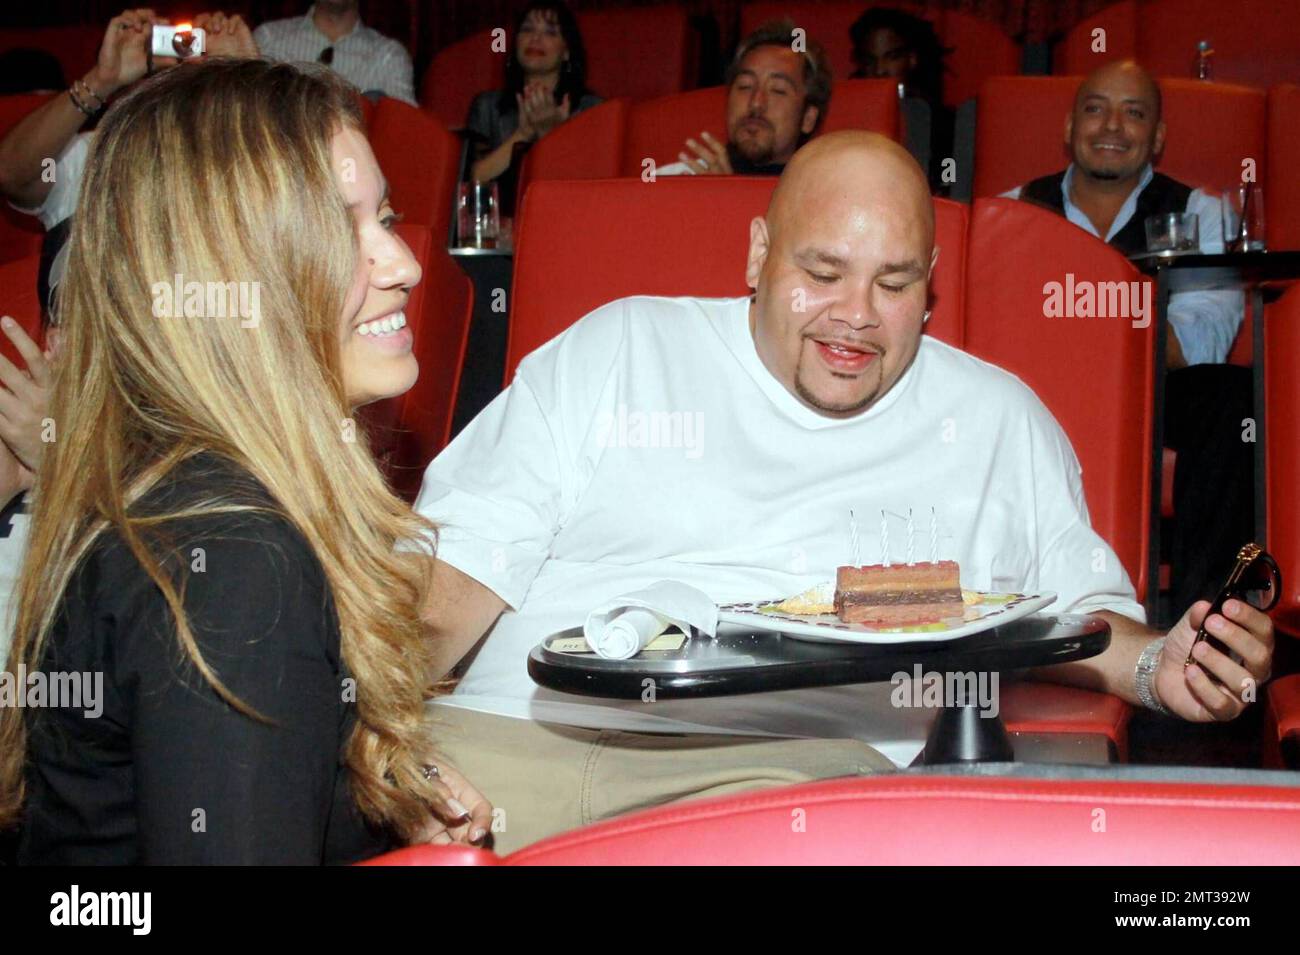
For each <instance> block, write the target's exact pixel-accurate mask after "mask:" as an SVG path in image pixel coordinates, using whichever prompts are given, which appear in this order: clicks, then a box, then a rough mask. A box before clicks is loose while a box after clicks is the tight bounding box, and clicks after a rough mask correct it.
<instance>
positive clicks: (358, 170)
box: [332, 127, 420, 408]
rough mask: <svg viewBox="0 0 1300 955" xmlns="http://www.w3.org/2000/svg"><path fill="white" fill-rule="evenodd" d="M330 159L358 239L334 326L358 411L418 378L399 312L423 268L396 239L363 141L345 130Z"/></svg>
mask: <svg viewBox="0 0 1300 955" xmlns="http://www.w3.org/2000/svg"><path fill="white" fill-rule="evenodd" d="M332 151H333V160H334V175H335V178H336V180H337V182H338V185H339V189H340V191H341V192H342V193H343V198H344V200H345V201H346V202H347V204H348V206H349V208H350V209H351V210H352V222H353V226H354V228H355V229H356V235H357V264H356V269H355V271H354V272H353V276H352V286H351V288H350V289H349V290H348V295H347V298H346V300H345V301H344V304H343V315H342V316H341V318H340V320H339V347H340V350H341V367H342V373H343V387H344V390H345V391H346V392H347V398H348V404H349V405H350V406H351V407H354V408H355V407H358V406H360V405H364V404H367V403H369V402H371V401H378V400H380V399H381V398H390V397H392V396H393V395H400V394H402V393H403V392H405V391H407V390H409V389H410V387H411V386H412V385H414V384H415V379H416V378H417V377H418V376H419V373H420V367H419V365H418V364H417V363H416V361H415V356H414V355H412V354H411V344H412V337H411V330H410V328H408V327H407V324H406V314H405V311H404V310H405V308H406V300H407V298H409V296H410V293H411V289H412V288H414V287H415V286H416V285H417V284H418V283H419V281H420V264H419V263H418V262H416V261H415V257H414V256H412V255H411V250H410V249H409V248H408V247H407V245H406V243H405V242H403V241H402V240H401V238H400V237H399V236H398V235H397V234H396V232H395V231H394V229H395V228H396V224H397V216H396V214H395V213H394V212H393V208H392V206H391V205H390V204H389V201H388V184H387V183H386V182H385V181H384V177H383V174H382V173H381V172H380V171H379V164H378V163H377V162H376V161H375V154H374V153H373V152H371V151H370V144H369V143H368V142H367V141H366V137H365V136H364V135H362V134H361V133H360V132H358V131H357V130H355V129H353V128H351V127H345V128H344V129H342V130H341V131H340V132H338V133H336V134H335V136H334V141H333V144H332Z"/></svg>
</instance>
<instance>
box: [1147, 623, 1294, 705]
mask: <svg viewBox="0 0 1300 955" xmlns="http://www.w3.org/2000/svg"><path fill="white" fill-rule="evenodd" d="M1209 609H1210V602H1209V601H1208V600H1199V601H1197V602H1196V603H1194V604H1192V606H1191V608H1190V609H1189V610H1188V611H1187V613H1185V614H1183V619H1181V620H1179V621H1178V623H1177V625H1176V626H1175V627H1174V628H1173V629H1172V630H1170V631H1169V636H1168V637H1167V638H1166V639H1165V647H1164V651H1163V652H1162V653H1161V655H1160V662H1159V664H1158V665H1157V667H1156V673H1155V679H1154V681H1153V684H1154V687H1155V692H1156V695H1157V696H1158V697H1159V698H1160V702H1161V703H1163V704H1164V705H1165V707H1166V708H1167V709H1169V710H1170V711H1172V712H1173V713H1174V714H1176V715H1178V716H1181V717H1182V718H1183V719H1185V720H1191V721H1193V722H1197V723H1207V722H1211V721H1221V722H1222V721H1226V720H1231V719H1235V718H1236V717H1237V716H1238V715H1239V714H1240V713H1241V711H1242V710H1244V709H1245V708H1246V706H1247V702H1248V701H1243V699H1242V696H1243V694H1245V695H1247V696H1248V697H1249V699H1250V700H1254V699H1255V698H1256V697H1257V695H1258V692H1259V687H1261V686H1262V685H1263V684H1264V683H1265V682H1267V681H1268V678H1269V677H1270V676H1271V675H1272V668H1273V621H1272V620H1270V619H1269V617H1268V615H1267V614H1266V613H1264V612H1262V611H1260V610H1256V609H1255V608H1254V607H1252V606H1251V605H1250V604H1248V603H1246V602H1245V601H1244V600H1237V599H1235V598H1234V599H1232V600H1228V601H1227V602H1225V603H1224V605H1223V613H1222V614H1217V613H1216V614H1214V615H1213V616H1211V617H1210V619H1209V624H1208V626H1207V627H1206V629H1207V630H1209V632H1210V635H1211V636H1213V637H1215V638H1217V639H1218V640H1220V641H1222V642H1223V643H1224V644H1225V645H1226V646H1227V647H1228V648H1229V649H1231V650H1232V651H1233V652H1234V653H1236V654H1237V655H1238V656H1240V657H1241V660H1242V662H1241V663H1237V662H1236V661H1234V660H1233V659H1232V658H1231V657H1228V656H1226V655H1224V654H1222V653H1220V652H1219V651H1218V650H1215V649H1214V648H1213V647H1212V646H1211V645H1210V644H1209V642H1208V641H1202V642H1201V643H1200V644H1199V645H1198V646H1197V647H1196V649H1195V650H1194V651H1193V652H1192V659H1193V661H1194V662H1193V663H1192V664H1191V665H1190V666H1188V667H1187V668H1186V669H1184V668H1183V663H1184V662H1185V661H1186V660H1187V651H1188V650H1189V649H1191V647H1192V643H1193V641H1195V639H1196V631H1197V630H1198V629H1200V626H1201V622H1202V621H1203V620H1204V619H1205V614H1206V611H1208V610H1209ZM1211 674H1212V675H1213V676H1214V677H1215V678H1217V680H1218V681H1219V682H1220V683H1222V684H1223V685H1222V686H1220V685H1219V683H1216V682H1215V680H1214V679H1211ZM1247 691H1249V692H1248V693H1247Z"/></svg>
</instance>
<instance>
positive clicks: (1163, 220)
mask: <svg viewBox="0 0 1300 955" xmlns="http://www.w3.org/2000/svg"><path fill="white" fill-rule="evenodd" d="M1146 229H1147V251H1148V252H1189V251H1192V250H1194V249H1197V248H1200V221H1199V219H1198V218H1197V216H1196V213H1194V212H1166V213H1161V214H1160V215H1158V216H1148V217H1147V221H1146Z"/></svg>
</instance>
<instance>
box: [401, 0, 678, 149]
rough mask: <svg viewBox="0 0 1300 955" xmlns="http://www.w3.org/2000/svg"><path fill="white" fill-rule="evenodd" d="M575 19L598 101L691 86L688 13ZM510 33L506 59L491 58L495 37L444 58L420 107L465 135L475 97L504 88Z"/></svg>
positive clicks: (656, 9) (457, 46)
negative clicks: (470, 107) (599, 97)
mask: <svg viewBox="0 0 1300 955" xmlns="http://www.w3.org/2000/svg"><path fill="white" fill-rule="evenodd" d="M576 15H577V18H578V28H579V30H581V32H582V40H583V45H584V46H585V47H586V50H587V85H588V86H589V87H590V88H591V89H592V90H594V91H595V92H596V93H597V94H598V95H600V96H602V97H604V98H605V99H613V98H615V97H619V96H625V97H629V98H632V99H646V98H649V97H653V96H665V95H667V94H669V93H676V92H679V91H681V90H684V89H687V88H689V87H690V86H692V85H693V84H694V81H695V75H696V72H697V70H698V62H699V50H698V40H697V38H696V36H695V34H694V32H693V31H692V30H691V26H690V21H689V19H688V17H687V15H686V11H685V10H684V9H682V8H680V7H674V6H667V5H663V4H656V5H654V6H651V7H639V8H638V7H632V8H627V9H616V10H583V11H579V12H578V13H577V14H576ZM513 25H514V20H513V18H511V20H510V22H509V23H503V24H502V27H503V28H504V29H505V31H506V38H505V42H506V50H505V52H496V51H494V50H493V48H492V47H493V36H492V30H490V29H489V30H483V31H482V32H480V33H476V34H474V35H473V36H470V37H466V38H465V39H463V40H460V41H458V42H456V43H453V44H451V45H450V46H447V47H444V48H443V49H442V50H439V51H438V53H437V54H436V55H435V56H434V58H433V61H432V62H431V63H430V64H429V68H428V69H427V70H426V71H425V74H424V80H423V83H422V84H421V92H420V104H421V105H422V106H424V108H425V109H429V110H432V111H433V112H434V113H435V114H437V115H438V117H439V118H441V120H442V121H443V123H444V124H446V126H447V127H448V128H450V129H460V128H462V127H463V126H464V125H465V117H466V116H467V115H468V113H469V105H470V103H471V102H472V101H473V99H474V97H475V96H476V95H477V94H478V93H480V92H482V91H483V90H490V89H498V88H500V86H501V84H502V83H503V82H504V77H505V73H504V69H505V65H504V64H505V57H507V56H514V37H513V36H510V35H509V31H510V29H511V28H512V27H513ZM497 45H498V47H499V46H500V44H499V43H498V44H497Z"/></svg>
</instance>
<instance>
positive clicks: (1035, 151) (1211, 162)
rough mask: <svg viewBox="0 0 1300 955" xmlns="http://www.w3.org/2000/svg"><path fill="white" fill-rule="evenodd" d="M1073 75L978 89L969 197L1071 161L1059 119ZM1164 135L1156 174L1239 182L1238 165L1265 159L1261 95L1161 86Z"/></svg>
mask: <svg viewBox="0 0 1300 955" xmlns="http://www.w3.org/2000/svg"><path fill="white" fill-rule="evenodd" d="M1080 82H1082V77H1078V76H1055V77H1049V76H1004V77H997V78H995V79H992V80H989V81H988V82H987V83H986V84H985V85H984V86H983V88H982V89H981V90H980V95H979V105H978V108H977V112H978V114H979V122H978V124H977V126H976V130H975V195H977V196H996V195H998V194H1000V193H1003V192H1006V191H1007V190H1008V189H1013V188H1015V187H1016V186H1019V185H1023V184H1024V183H1026V182H1028V181H1029V180H1031V179H1036V178H1037V177H1039V176H1043V175H1047V174H1048V173H1052V172H1057V171H1059V170H1061V169H1064V168H1065V167H1066V166H1067V165H1069V162H1070V155H1069V151H1068V149H1067V147H1066V145H1065V141H1064V139H1065V118H1066V115H1067V114H1068V113H1069V112H1070V109H1071V107H1072V106H1073V103H1074V94H1075V92H1076V90H1077V89H1078V87H1079V83H1080ZM1160 86H1161V90H1162V92H1163V94H1164V116H1165V123H1166V125H1167V126H1168V129H1169V134H1168V136H1167V138H1166V141H1165V149H1164V154H1163V155H1162V156H1161V157H1160V158H1159V160H1158V162H1157V166H1156V168H1158V169H1159V170H1160V171H1161V172H1163V173H1164V174H1165V175H1167V176H1172V177H1174V178H1175V179H1178V180H1180V181H1182V182H1185V183H1187V184H1188V185H1190V186H1194V187H1199V188H1203V189H1208V190H1209V191H1212V192H1217V191H1218V190H1221V189H1223V188H1224V187H1226V186H1228V185H1230V184H1232V183H1237V182H1240V181H1241V172H1242V165H1241V163H1242V159H1243V158H1245V157H1256V158H1262V157H1263V156H1264V155H1265V152H1264V141H1265V127H1266V122H1265V116H1266V99H1265V95H1264V93H1262V92H1261V91H1259V90H1253V89H1248V88H1246V87H1240V86H1226V85H1222V84H1218V83H1198V82H1196V81H1195V80H1182V79H1175V80H1161V83H1160Z"/></svg>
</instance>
